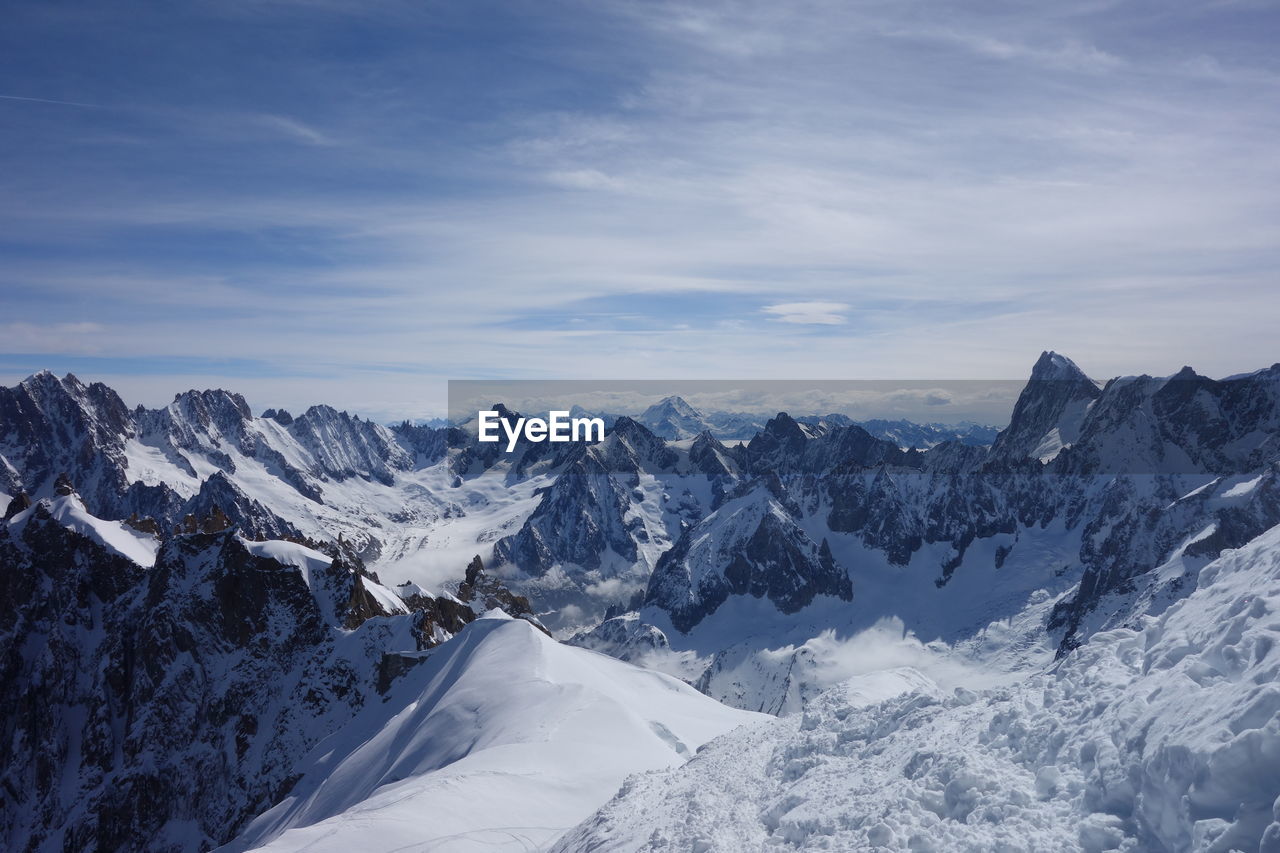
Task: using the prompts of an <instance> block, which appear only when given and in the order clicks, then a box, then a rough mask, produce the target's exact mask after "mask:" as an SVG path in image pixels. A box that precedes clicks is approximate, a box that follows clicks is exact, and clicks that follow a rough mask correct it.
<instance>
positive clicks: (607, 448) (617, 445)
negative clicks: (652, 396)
mask: <svg viewBox="0 0 1280 853" xmlns="http://www.w3.org/2000/svg"><path fill="white" fill-rule="evenodd" d="M589 452H590V454H591V455H592V456H594V457H595V458H597V459H599V460H600V463H601V464H602V465H603V466H604V468H605V469H606V470H608V471H611V472H622V473H635V472H638V471H650V472H653V471H665V470H669V469H670V468H671V467H672V466H673V465H675V463H676V459H677V454H676V452H675V451H674V450H672V449H671V448H669V447H667V443H666V442H665V441H663V440H662V438H660V437H659V436H657V435H655V434H654V433H653V432H651V431H650V430H649V428H648V427H646V426H645V425H644V424H642V423H640V422H639V421H637V420H635V419H634V418H629V417H627V416H625V415H623V416H622V417H619V418H618V420H617V421H615V422H614V425H613V428H612V429H610V430H609V433H608V435H606V436H605V439H604V441H602V442H600V443H599V444H597V445H595V446H594V447H592V448H591V449H590V451H589Z"/></svg>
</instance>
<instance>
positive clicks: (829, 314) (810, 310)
mask: <svg viewBox="0 0 1280 853" xmlns="http://www.w3.org/2000/svg"><path fill="white" fill-rule="evenodd" d="M761 310H762V311H764V313H766V314H772V315H773V318H774V319H775V320H777V321H779V322H781V323H798V324H800V325H816V326H839V325H843V324H844V323H846V322H848V321H847V319H846V318H845V312H846V311H848V310H849V306H848V305H845V304H844V303H843V302H782V303H779V304H777V305H766V306H765V307H764V308H762V309H761Z"/></svg>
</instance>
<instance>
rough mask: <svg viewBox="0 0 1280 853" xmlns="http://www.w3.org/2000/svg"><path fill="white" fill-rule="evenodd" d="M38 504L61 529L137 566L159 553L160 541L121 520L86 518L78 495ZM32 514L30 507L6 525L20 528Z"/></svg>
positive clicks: (146, 564) (149, 563) (148, 562)
mask: <svg viewBox="0 0 1280 853" xmlns="http://www.w3.org/2000/svg"><path fill="white" fill-rule="evenodd" d="M42 503H43V505H44V506H46V507H47V508H48V510H49V514H50V515H51V516H53V518H54V520H56V521H57V522H58V523H59V524H61V525H63V526H64V527H67V528H69V529H71V530H74V531H75V532H76V533H79V534H80V535H81V536H87V537H88V538H90V539H92V540H93V541H95V542H97V543H98V544H99V545H104V546H106V547H107V548H108V549H109V550H111V551H113V552H115V553H116V554H119V555H120V556H122V557H125V558H127V559H130V560H132V561H133V562H135V563H137V564H138V565H139V566H142V567H144V568H150V567H151V566H153V565H155V562H156V552H157V551H159V550H160V540H158V539H156V538H155V537H154V536H152V535H151V534H149V533H143V532H142V531H140V530H134V529H133V528H132V527H130V526H128V525H127V524H125V523H124V522H122V521H106V520H104V519H101V518H98V517H96V516H93V515H90V514H89V511H88V510H86V509H85V508H84V504H83V503H82V502H81V501H80V498H79V496H77V495H74V494H71V495H59V496H58V497H56V498H53V499H52V500H45V501H43V502H42ZM33 512H35V507H34V506H33V507H30V508H28V509H26V510H23V511H22V512H20V513H18V514H17V515H16V516H14V518H13V520H12V521H11V522H10V523H11V524H14V525H21V524H23V523H24V522H25V521H26V519H27V518H29V517H30V516H31V513H33Z"/></svg>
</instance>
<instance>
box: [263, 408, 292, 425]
mask: <svg viewBox="0 0 1280 853" xmlns="http://www.w3.org/2000/svg"><path fill="white" fill-rule="evenodd" d="M262 417H263V418H265V419H267V420H271V421H275V422H276V423H278V424H280V425H281V426H288V425H289V424H291V423H293V415H291V414H289V413H288V411H286V410H284V409H267V410H266V411H265V412H263V413H262Z"/></svg>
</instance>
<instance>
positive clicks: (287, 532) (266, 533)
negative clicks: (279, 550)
mask: <svg viewBox="0 0 1280 853" xmlns="http://www.w3.org/2000/svg"><path fill="white" fill-rule="evenodd" d="M182 511H183V514H184V516H185V517H195V518H196V519H198V520H202V519H207V518H210V517H212V516H214V515H218V516H221V517H222V518H224V519H227V522H228V523H227V524H226V525H224V526H223V527H219V528H218V529H220V530H221V529H225V528H226V527H227V526H230V525H231V524H235V525H236V526H237V527H239V528H240V532H241V533H243V534H244V535H245V536H247V537H249V538H250V539H293V538H297V537H298V536H299V533H298V530H297V528H295V527H294V526H293V525H292V524H290V523H289V522H287V521H285V520H284V519H282V518H280V517H279V516H278V515H276V514H275V513H274V512H272V511H271V510H270V509H268V508H267V507H265V506H263V505H262V504H261V503H259V502H258V501H256V500H254V499H253V498H250V497H249V496H248V495H246V494H245V493H244V492H243V491H242V490H241V489H240V487H239V486H237V485H236V484H235V483H234V482H232V480H231V478H230V477H228V476H227V475H226V474H224V473H223V472H221V471H217V472H215V473H214V474H213V475H212V476H210V477H209V478H208V479H206V480H205V481H204V482H203V483H201V484H200V491H199V492H197V493H196V494H195V495H193V496H192V497H191V499H190V500H188V501H187V502H186V503H185V504H183V507H182ZM183 524H184V530H185V529H186V525H187V523H186V521H185V518H184V522H183ZM188 532H192V531H188ZM209 532H212V531H209Z"/></svg>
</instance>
